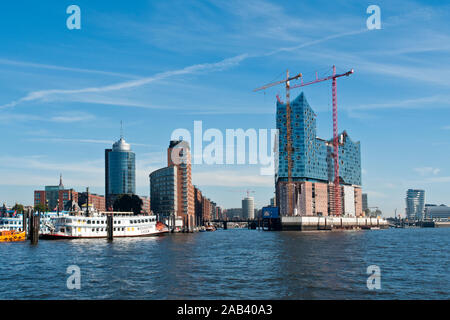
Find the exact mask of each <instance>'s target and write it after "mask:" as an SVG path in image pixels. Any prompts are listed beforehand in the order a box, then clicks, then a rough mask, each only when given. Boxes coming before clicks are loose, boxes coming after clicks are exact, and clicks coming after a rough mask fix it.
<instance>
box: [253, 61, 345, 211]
mask: <svg viewBox="0 0 450 320" xmlns="http://www.w3.org/2000/svg"><path fill="white" fill-rule="evenodd" d="M353 72H354V71H353V69H351V70H350V71H347V72H345V73H342V74H336V67H335V66H333V74H332V75H330V76H328V77H324V78H319V77H318V76H317V73H316V79H315V80H313V81H309V82H306V83H303V76H302V74H301V73H299V74H298V75H296V76H294V77H291V78H289V71H288V72H287V73H286V80H281V81H277V82H274V83H271V84H268V85H265V86H263V87H260V88H257V89H255V90H253V91H254V92H255V91H260V90H264V89H267V88H269V87H273V86H275V85H277V84H281V83H285V84H286V133H287V134H286V140H287V145H286V150H287V158H288V215H293V210H292V208H293V203H292V201H293V194H292V139H291V108H290V101H289V98H290V93H289V90H290V89H295V88H300V87H305V86H309V85H311V84H314V83H318V82H323V81H327V80H332V97H333V158H334V183H333V184H334V214H335V215H340V214H341V197H340V181H339V132H338V113H337V84H336V79H337V78H340V77H343V76H349V75H351V74H353ZM299 78H300V80H301V83H300V84H296V85H293V86H292V87H291V86H290V84H289V81H290V80H297V79H299ZM277 100H278V101H279V102H280V103H281V100H280V98H279V96H278V95H277Z"/></svg>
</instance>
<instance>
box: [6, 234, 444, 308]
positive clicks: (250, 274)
mask: <svg viewBox="0 0 450 320" xmlns="http://www.w3.org/2000/svg"><path fill="white" fill-rule="evenodd" d="M449 239H450V229H390V230H371V231H349V232H325V231H323V232H310V233H301V232H263V231H257V230H246V229H241V230H239V229H234V230H218V231H216V232H203V233H194V234H172V235H167V236H164V237H155V238H140V239H115V240H114V242H113V243H108V242H107V241H106V240H103V239H102V240H87V239H86V240H59V241H44V240H41V241H40V242H39V244H38V245H37V246H32V245H30V244H29V242H24V243H0V281H1V288H0V299H367V298H368V299H371V298H375V299H450V274H449V261H450V254H449V247H450V246H449V245H450V241H449ZM69 265H77V266H79V267H80V270H81V289H80V290H69V289H67V286H66V281H67V278H68V277H69V275H68V274H67V273H66V270H67V267H68V266H69ZM369 265H378V266H379V267H380V269H381V290H377V291H369V290H368V289H367V286H366V280H367V277H368V275H367V274H366V270H367V267H368V266H369Z"/></svg>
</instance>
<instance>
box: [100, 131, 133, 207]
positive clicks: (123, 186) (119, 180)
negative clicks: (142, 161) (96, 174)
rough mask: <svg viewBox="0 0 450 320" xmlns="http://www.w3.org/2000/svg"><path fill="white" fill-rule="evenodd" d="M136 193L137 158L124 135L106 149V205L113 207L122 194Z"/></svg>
mask: <svg viewBox="0 0 450 320" xmlns="http://www.w3.org/2000/svg"><path fill="white" fill-rule="evenodd" d="M135 193H136V158H135V154H134V152H132V151H131V147H130V145H129V144H128V143H126V142H125V140H124V139H123V137H120V139H119V140H118V141H117V142H115V143H114V144H113V147H112V149H106V150H105V196H106V207H107V208H108V209H110V208H112V206H113V204H114V200H115V199H116V198H117V197H118V196H119V195H121V194H130V195H131V194H135Z"/></svg>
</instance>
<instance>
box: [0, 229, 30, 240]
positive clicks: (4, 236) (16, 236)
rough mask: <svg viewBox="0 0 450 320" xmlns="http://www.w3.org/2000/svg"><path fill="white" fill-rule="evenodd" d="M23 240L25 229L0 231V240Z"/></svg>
mask: <svg viewBox="0 0 450 320" xmlns="http://www.w3.org/2000/svg"><path fill="white" fill-rule="evenodd" d="M13 241H25V231H22V232H17V231H15V230H12V231H1V232H0V242H13Z"/></svg>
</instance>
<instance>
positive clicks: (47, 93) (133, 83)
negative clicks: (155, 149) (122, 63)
mask: <svg viewBox="0 0 450 320" xmlns="http://www.w3.org/2000/svg"><path fill="white" fill-rule="evenodd" d="M246 58H247V54H241V55H238V56H235V57H232V58H227V59H224V60H221V61H219V62H215V63H203V64H196V65H191V66H189V67H185V68H183V69H179V70H172V71H166V72H162V73H158V74H156V75H154V76H151V77H146V78H142V79H138V80H130V81H124V82H119V83H116V84H112V85H107V86H101V87H88V88H82V89H72V90H63V89H53V90H40V91H33V92H30V93H29V94H28V95H26V96H25V97H23V98H20V99H19V100H16V101H12V102H10V103H7V104H5V105H3V106H0V109H2V108H8V107H14V106H16V105H18V104H20V103H23V102H30V101H36V100H38V101H39V100H46V101H48V100H51V99H55V98H58V97H61V96H65V95H69V96H70V95H78V94H84V93H99V92H111V91H117V90H123V89H132V88H136V87H141V86H143V85H146V84H149V83H151V82H155V81H158V80H162V79H166V78H169V77H173V76H180V75H187V74H194V73H200V72H211V71H220V70H224V69H227V68H230V67H233V66H236V65H238V64H239V63H240V62H241V61H243V60H245V59H246Z"/></svg>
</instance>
